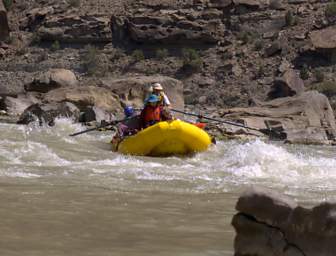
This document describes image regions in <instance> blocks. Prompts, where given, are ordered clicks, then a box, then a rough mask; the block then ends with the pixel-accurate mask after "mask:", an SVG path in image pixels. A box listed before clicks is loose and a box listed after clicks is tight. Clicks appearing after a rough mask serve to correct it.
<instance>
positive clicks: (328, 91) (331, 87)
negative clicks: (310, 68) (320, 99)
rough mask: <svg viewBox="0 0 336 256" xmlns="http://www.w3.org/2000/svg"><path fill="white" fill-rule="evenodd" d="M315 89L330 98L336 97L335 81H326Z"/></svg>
mask: <svg viewBox="0 0 336 256" xmlns="http://www.w3.org/2000/svg"><path fill="white" fill-rule="evenodd" d="M314 89H316V90H318V91H319V92H321V93H323V94H325V95H326V96H328V97H332V96H335V95H336V82H334V81H325V82H322V83H319V84H316V85H315V86H314Z"/></svg>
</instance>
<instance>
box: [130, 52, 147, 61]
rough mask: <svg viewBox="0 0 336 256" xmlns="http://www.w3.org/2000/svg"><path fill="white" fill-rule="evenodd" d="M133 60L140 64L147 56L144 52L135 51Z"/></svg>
mask: <svg viewBox="0 0 336 256" xmlns="http://www.w3.org/2000/svg"><path fill="white" fill-rule="evenodd" d="M132 59H133V61H134V62H139V61H142V60H144V59H145V55H144V53H143V51H142V50H139V49H138V50H134V51H133V52H132Z"/></svg>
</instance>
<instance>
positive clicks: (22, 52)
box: [15, 46, 28, 56]
mask: <svg viewBox="0 0 336 256" xmlns="http://www.w3.org/2000/svg"><path fill="white" fill-rule="evenodd" d="M26 53H28V47H26V46H21V47H19V48H18V49H17V50H16V52H15V54H16V55H17V56H22V55H25V54H26Z"/></svg>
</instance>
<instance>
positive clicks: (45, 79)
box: [25, 69, 78, 93]
mask: <svg viewBox="0 0 336 256" xmlns="http://www.w3.org/2000/svg"><path fill="white" fill-rule="evenodd" d="M77 84H78V81H77V78H76V76H75V74H74V73H73V72H72V71H70V70H66V69H51V70H49V71H48V72H45V73H42V74H40V75H39V76H38V77H36V78H35V79H34V80H33V82H32V83H30V84H27V85H25V90H26V91H35V92H42V93H46V92H48V91H50V90H53V89H56V88H59V87H70V86H76V85H77Z"/></svg>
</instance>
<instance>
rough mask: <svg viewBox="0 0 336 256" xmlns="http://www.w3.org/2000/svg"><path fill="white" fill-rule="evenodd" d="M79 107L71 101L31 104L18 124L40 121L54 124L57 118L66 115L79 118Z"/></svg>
mask: <svg viewBox="0 0 336 256" xmlns="http://www.w3.org/2000/svg"><path fill="white" fill-rule="evenodd" d="M79 114H80V112H79V109H78V108H77V107H76V106H75V105H74V104H72V103H70V102H62V103H54V104H34V105H31V106H29V107H28V108H27V109H26V110H25V111H24V112H23V113H22V115H21V116H20V118H19V121H18V122H17V123H18V124H29V123H31V122H36V121H38V122H39V124H40V125H43V124H47V125H50V126H52V125H54V121H55V118H57V117H66V118H71V119H73V120H74V121H78V120H79Z"/></svg>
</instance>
